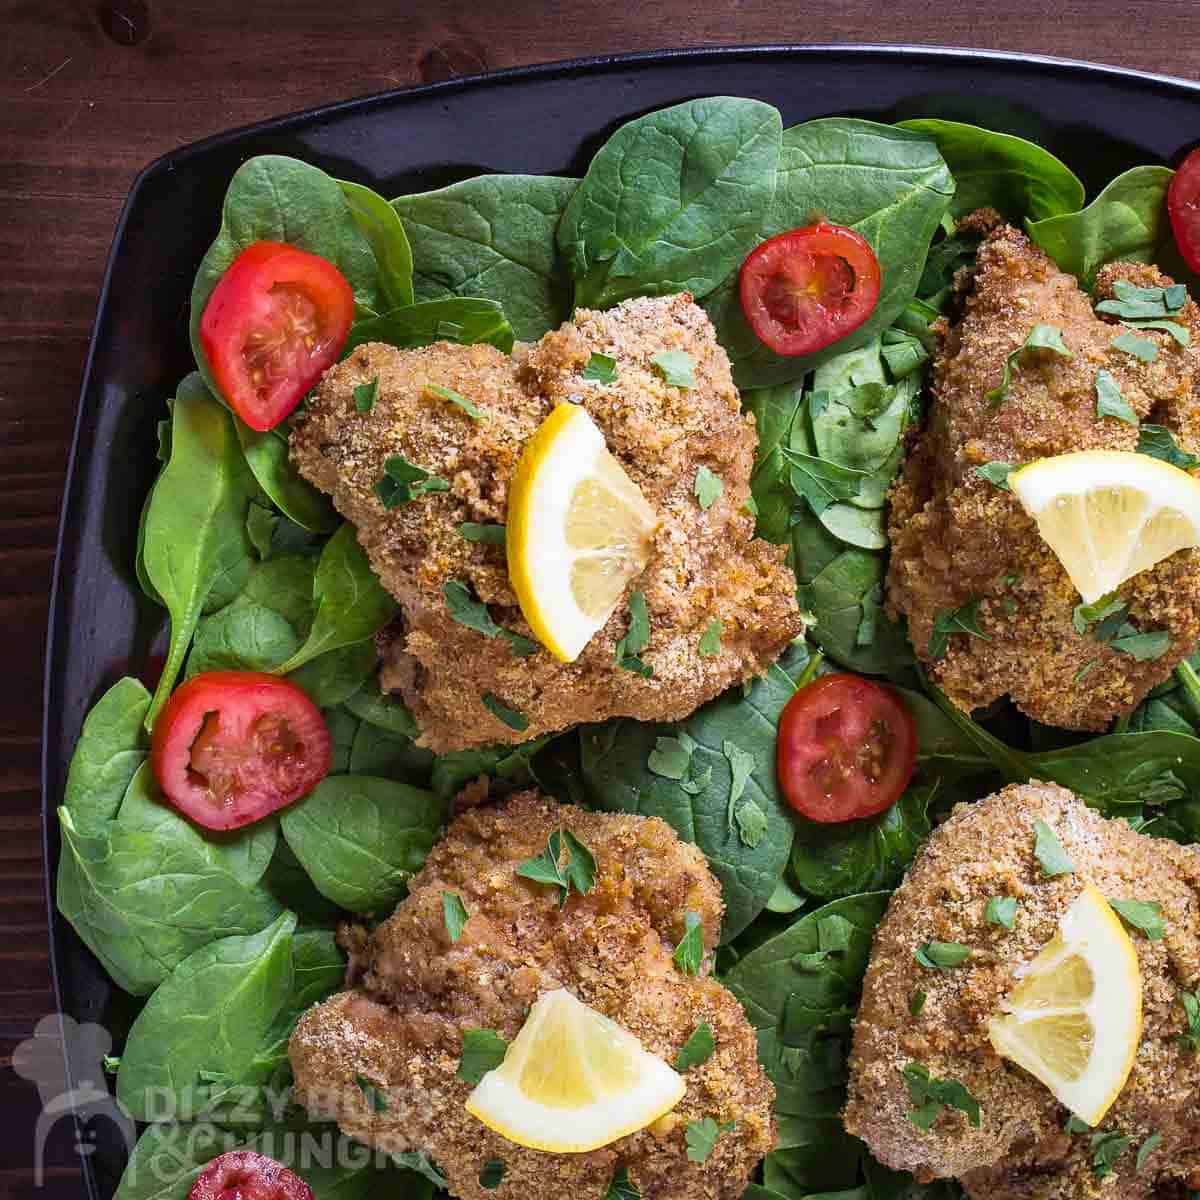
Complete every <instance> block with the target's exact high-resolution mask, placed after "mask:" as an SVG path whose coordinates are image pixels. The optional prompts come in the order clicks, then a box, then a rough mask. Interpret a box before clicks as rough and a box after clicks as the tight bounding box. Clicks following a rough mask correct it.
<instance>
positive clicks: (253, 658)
mask: <svg viewBox="0 0 1200 1200" xmlns="http://www.w3.org/2000/svg"><path fill="white" fill-rule="evenodd" d="M299 645H300V637H299V635H298V634H297V633H296V631H295V630H294V629H293V628H292V626H291V625H290V624H289V623H288V621H287V620H286V619H285V618H284V617H281V616H280V615H279V613H277V612H276V611H275V610H274V609H272V608H265V607H264V606H263V605H261V604H255V603H253V602H252V601H243V602H240V603H239V602H238V601H236V600H235V601H234V602H233V603H232V604H230V605H227V606H226V607H225V608H223V609H221V611H220V612H217V613H213V615H212V616H210V617H205V618H204V619H203V620H201V622H200V623H199V625H197V626H196V636H195V639H194V640H193V642H192V651H191V653H190V654H189V655H188V660H187V670H186V672H185V675H186V677H187V678H188V679H190V678H191V677H192V676H193V675H198V674H199V673H200V672H201V671H269V670H271V668H272V667H277V666H278V665H279V664H280V663H281V662H283V661H284V660H285V659H286V658H287V657H288V656H289V655H291V654H295V652H296V650H297V648H298V647H299Z"/></svg>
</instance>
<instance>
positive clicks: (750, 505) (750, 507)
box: [742, 496, 758, 517]
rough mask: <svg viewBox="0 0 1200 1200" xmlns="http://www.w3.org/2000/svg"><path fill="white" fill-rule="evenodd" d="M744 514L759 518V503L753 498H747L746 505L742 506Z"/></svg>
mask: <svg viewBox="0 0 1200 1200" xmlns="http://www.w3.org/2000/svg"><path fill="white" fill-rule="evenodd" d="M742 512H744V513H745V514H746V515H747V516H748V517H757V516H758V501H757V500H755V498H754V497H753V496H747V497H746V503H745V504H743V505H742Z"/></svg>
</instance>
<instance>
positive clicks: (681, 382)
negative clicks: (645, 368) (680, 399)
mask: <svg viewBox="0 0 1200 1200" xmlns="http://www.w3.org/2000/svg"><path fill="white" fill-rule="evenodd" d="M650 361H651V363H652V364H653V365H654V369H655V370H656V371H657V372H658V373H659V375H661V376H662V378H663V381H664V382H665V383H667V384H669V385H670V386H671V387H677V388H694V387H695V386H696V360H695V359H694V358H693V357H692V356H691V355H690V354H689V353H688V352H687V351H686V350H660V351H659V352H658V353H657V354H656V355H654V357H653V358H651V359H650Z"/></svg>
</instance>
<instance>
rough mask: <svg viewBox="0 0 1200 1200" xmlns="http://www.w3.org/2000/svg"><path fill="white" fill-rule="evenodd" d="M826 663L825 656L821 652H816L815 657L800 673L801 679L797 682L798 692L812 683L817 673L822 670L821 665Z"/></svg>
mask: <svg viewBox="0 0 1200 1200" xmlns="http://www.w3.org/2000/svg"><path fill="white" fill-rule="evenodd" d="M824 661H825V654H824V652H823V651H821V650H814V651H813V656H812V658H810V659H809V660H808V665H807V666H806V667H805V668H804V670H803V671H801V672H800V678H799V679H797V680H796V691H799V690H800V689H801V688H802V687H804V686H805V684H809V683H812V681H813V680H814V679H815V678H816V677H817V672H818V671H819V670H820V669H821V664H822V663H823V662H824Z"/></svg>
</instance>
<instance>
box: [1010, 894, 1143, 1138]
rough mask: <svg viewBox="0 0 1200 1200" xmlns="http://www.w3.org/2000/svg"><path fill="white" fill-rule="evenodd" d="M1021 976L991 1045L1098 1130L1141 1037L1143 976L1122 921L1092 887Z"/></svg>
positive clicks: (1021, 971)
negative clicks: (1096, 1126) (1097, 1127)
mask: <svg viewBox="0 0 1200 1200" xmlns="http://www.w3.org/2000/svg"><path fill="white" fill-rule="evenodd" d="M1017 976H1018V978H1019V980H1020V982H1019V983H1018V984H1017V986H1016V987H1015V988H1014V989H1013V991H1012V992H1011V994H1010V995H1009V996H1008V999H1007V1000H1006V1001H1005V1002H1004V1005H1003V1010H1004V1011H1003V1012H1001V1013H1000V1014H999V1015H997V1016H994V1017H992V1019H991V1020H990V1021H989V1022H988V1037H989V1038H990V1039H991V1042H992V1045H993V1046H994V1047H995V1049H996V1052H997V1053H998V1054H1000V1055H1002V1056H1003V1057H1005V1058H1007V1059H1010V1060H1011V1061H1013V1062H1015V1063H1016V1064H1017V1065H1018V1066H1021V1067H1024V1068H1025V1070H1026V1071H1028V1072H1029V1073H1030V1074H1031V1075H1032V1076H1034V1078H1036V1079H1038V1080H1040V1081H1041V1082H1042V1083H1044V1084H1045V1085H1046V1086H1047V1087H1048V1088H1049V1089H1050V1091H1051V1092H1053V1093H1054V1096H1055V1099H1057V1100H1058V1102H1059V1103H1060V1104H1062V1105H1064V1106H1065V1107H1067V1108H1069V1109H1070V1110H1071V1112H1073V1113H1074V1114H1075V1115H1076V1116H1077V1117H1079V1118H1080V1120H1083V1121H1086V1122H1087V1123H1088V1124H1089V1125H1098V1124H1099V1123H1100V1122H1101V1121H1102V1120H1103V1119H1104V1114H1105V1113H1106V1112H1108V1110H1109V1109H1110V1108H1111V1107H1112V1104H1113V1101H1114V1100H1116V1098H1117V1096H1118V1095H1119V1094H1120V1091H1121V1089H1122V1088H1123V1087H1124V1086H1125V1080H1126V1079H1128V1078H1129V1072H1130V1070H1131V1068H1132V1067H1133V1059H1134V1055H1135V1054H1136V1053H1137V1048H1138V1041H1139V1039H1140V1038H1141V1036H1142V976H1141V971H1140V970H1139V968H1138V960H1137V952H1136V951H1135V950H1134V948H1133V943H1132V942H1131V941H1130V940H1129V935H1128V934H1127V933H1126V932H1125V929H1124V927H1123V926H1122V925H1121V921H1120V918H1118V916H1117V914H1116V913H1115V912H1113V910H1112V908H1111V907H1110V905H1109V903H1108V901H1107V900H1105V899H1104V897H1103V896H1102V895H1101V894H1100V893H1099V892H1098V891H1097V890H1096V889H1095V888H1094V887H1092V885H1091V884H1086V885H1085V886H1084V889H1083V893H1082V894H1081V895H1080V897H1079V899H1078V900H1076V901H1075V903H1074V904H1072V905H1071V907H1070V908H1069V909H1068V910H1067V911H1066V913H1065V914H1064V916H1063V919H1062V922H1061V924H1060V925H1059V928H1058V932H1057V933H1056V934H1055V935H1054V937H1052V938H1051V939H1050V941H1049V942H1048V943H1047V944H1046V945H1045V946H1044V947H1043V949H1042V950H1041V952H1040V953H1039V954H1038V956H1037V957H1036V958H1035V959H1034V960H1033V961H1032V962H1031V963H1029V965H1028V966H1026V967H1023V968H1021V970H1019V971H1018V972H1017Z"/></svg>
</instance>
